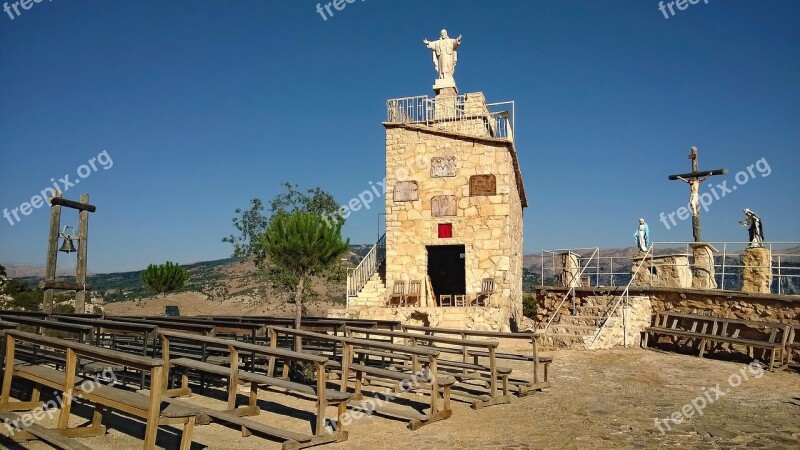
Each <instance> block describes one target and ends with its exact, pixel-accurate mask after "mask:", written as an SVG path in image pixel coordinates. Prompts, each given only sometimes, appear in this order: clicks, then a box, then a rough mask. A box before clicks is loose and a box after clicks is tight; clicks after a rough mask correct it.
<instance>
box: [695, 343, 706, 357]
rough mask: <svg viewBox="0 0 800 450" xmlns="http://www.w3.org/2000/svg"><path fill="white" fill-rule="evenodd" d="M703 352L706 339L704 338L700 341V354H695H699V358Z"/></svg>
mask: <svg viewBox="0 0 800 450" xmlns="http://www.w3.org/2000/svg"><path fill="white" fill-rule="evenodd" d="M705 352H706V340H705V339H702V340H701V341H700V354H699V355H697V356H699V357H700V358H702V357H703V354H704V353H705Z"/></svg>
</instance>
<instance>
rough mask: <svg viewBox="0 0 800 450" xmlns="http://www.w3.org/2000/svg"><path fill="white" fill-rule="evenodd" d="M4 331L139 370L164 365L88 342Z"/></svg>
mask: <svg viewBox="0 0 800 450" xmlns="http://www.w3.org/2000/svg"><path fill="white" fill-rule="evenodd" d="M5 333H6V336H7V337H13V338H16V339H20V340H23V341H25V342H30V343H33V344H39V345H46V346H49V347H52V348H55V349H58V350H64V351H66V350H67V349H71V350H73V351H74V352H76V353H77V354H79V355H80V356H86V357H89V358H92V359H97V360H100V361H105V362H110V363H117V364H124V365H126V366H130V367H133V368H135V369H139V370H149V369H151V368H153V367H157V366H163V365H164V361H163V360H161V359H154V358H146V357H143V356H139V355H132V354H130V353H124V352H120V351H116V350H110V349H107V348H102V347H95V346H93V345H89V344H82V343H78V342H72V341H67V340H64V339H58V338H52V337H48V336H40V335H37V334H33V333H27V332H24V331H18V330H8V331H6V332H5Z"/></svg>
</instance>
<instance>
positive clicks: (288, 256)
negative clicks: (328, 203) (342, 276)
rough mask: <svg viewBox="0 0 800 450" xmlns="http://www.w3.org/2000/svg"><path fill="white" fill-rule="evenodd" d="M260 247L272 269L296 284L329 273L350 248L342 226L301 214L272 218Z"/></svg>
mask: <svg viewBox="0 0 800 450" xmlns="http://www.w3.org/2000/svg"><path fill="white" fill-rule="evenodd" d="M260 244H261V248H262V249H263V252H264V254H265V255H267V256H268V258H269V260H268V261H269V267H270V269H273V270H278V271H280V273H281V274H282V275H283V276H289V277H293V278H295V280H296V279H297V278H300V277H308V276H312V275H317V274H320V273H322V272H324V271H327V270H329V269H330V268H331V266H333V265H334V263H336V262H337V261H338V259H339V257H340V256H341V255H343V254H344V253H345V252H347V250H348V249H349V248H350V240H349V239H348V240H347V241H346V242H342V225H341V224H337V225H335V226H328V225H327V224H326V223H325V221H324V220H323V219H322V217H321V216H320V215H319V214H315V213H313V212H300V211H295V212H293V213H291V214H282V215H280V216H277V217H275V218H273V220H272V223H271V224H270V226H269V228H267V230H266V232H265V233H264V234H263V235H261V238H260Z"/></svg>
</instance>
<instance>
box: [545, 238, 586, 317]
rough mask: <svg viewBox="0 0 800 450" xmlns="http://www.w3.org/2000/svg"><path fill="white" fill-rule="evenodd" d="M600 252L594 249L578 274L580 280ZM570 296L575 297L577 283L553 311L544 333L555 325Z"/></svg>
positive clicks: (573, 284)
mask: <svg viewBox="0 0 800 450" xmlns="http://www.w3.org/2000/svg"><path fill="white" fill-rule="evenodd" d="M598 252H600V248H599V247H597V248H595V249H594V251H593V252H592V256H590V257H589V260H588V261H586V265H585V266H583V268H582V269H581V273H579V274H578V279H579V280H581V279H583V272H584V271H585V270H586V268H587V267H589V264H590V263H591V262H592V260H593V259H594V256H595V255H596V254H598ZM570 294H572V295H575V283H572V286H570V288H569V290H568V291H567V294H566V295H564V298H562V299H561V303H559V304H558V307H556V309H554V310H553V314H551V315H550V319H549V320H548V321H547V325H545V326H544V328H542V331H547V329H548V328H550V324H551V323H553V319H555V317H556V314H557V313H558V312H559V311H561V307H562V306H564V302H565V301H567V299H568V298H569V296H570Z"/></svg>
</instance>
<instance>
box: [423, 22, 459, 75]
mask: <svg viewBox="0 0 800 450" xmlns="http://www.w3.org/2000/svg"><path fill="white" fill-rule="evenodd" d="M422 42H424V43H425V45H426V46H427V47H428V48H429V49H430V50H431V51H432V52H433V54H432V56H433V66H434V67H435V68H436V71H437V72H438V73H439V78H438V80H437V81H436V84H437V85H441V86H442V87H445V86H447V87H455V79H454V78H453V73H454V72H455V70H456V63H457V62H458V51H457V49H458V46H459V45H461V36H460V35H459V36H458V38H456V39H451V38H450V37H448V36H447V30H442V34H441V36H440V37H439V39H437V40H435V41H432V42H431V41H429V40H427V39H424V40H423V41H422ZM439 80H443V81H439ZM450 84H452V86H450Z"/></svg>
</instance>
